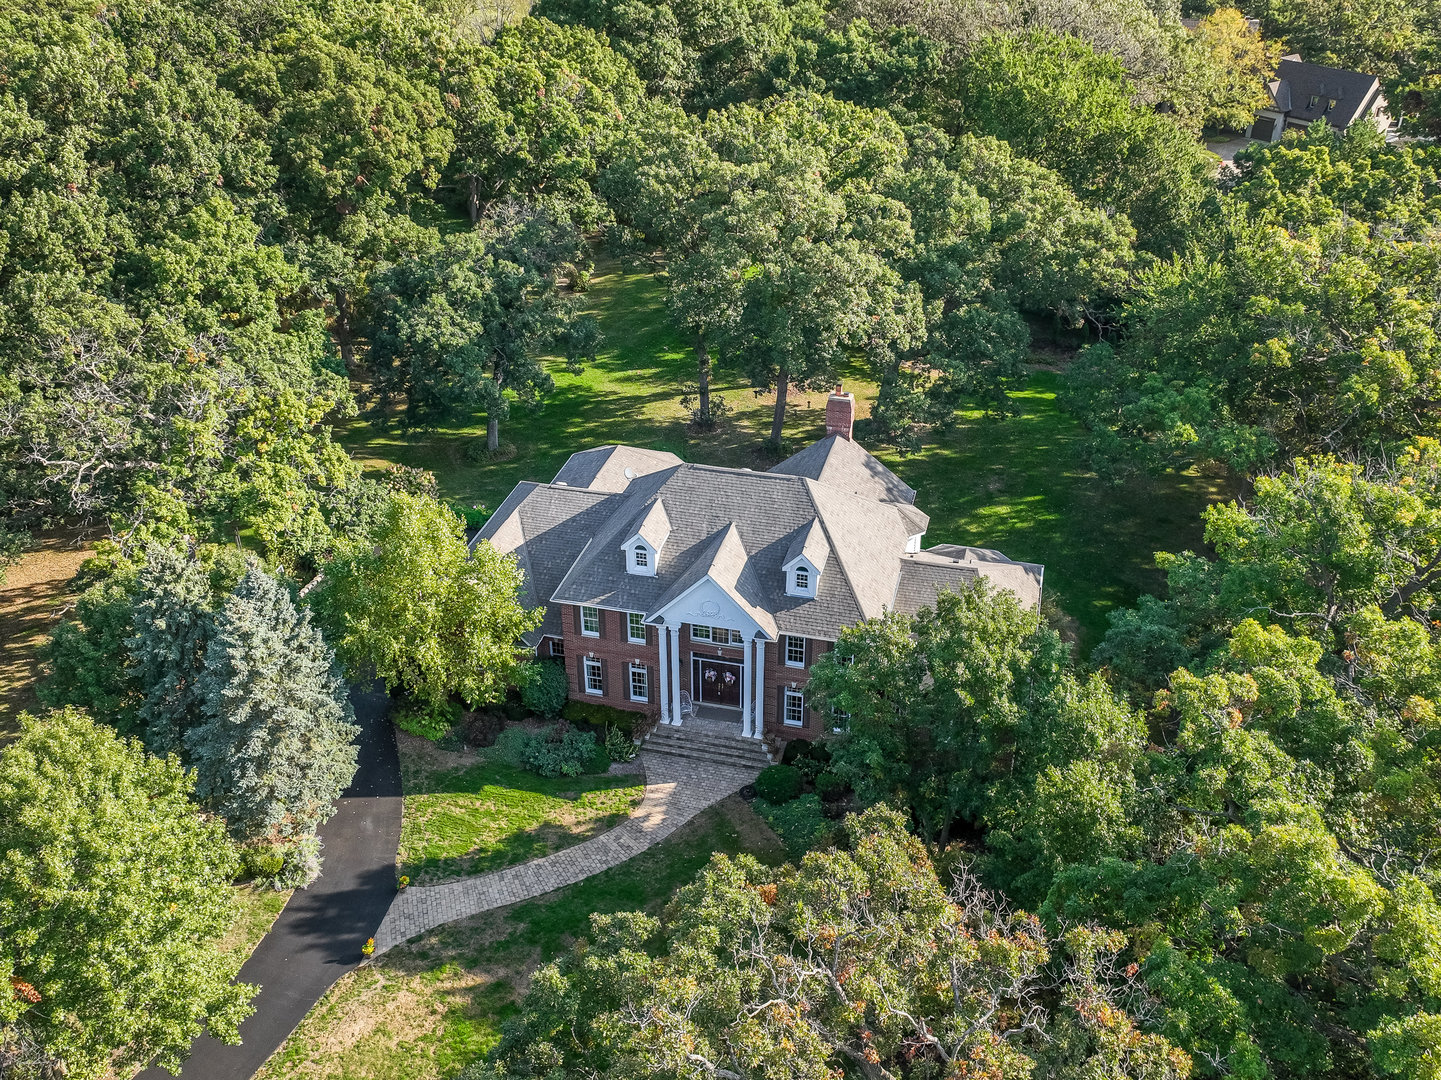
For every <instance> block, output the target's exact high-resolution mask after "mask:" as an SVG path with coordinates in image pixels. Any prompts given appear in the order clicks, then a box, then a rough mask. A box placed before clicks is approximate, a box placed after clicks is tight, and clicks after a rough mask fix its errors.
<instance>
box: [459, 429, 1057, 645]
mask: <svg viewBox="0 0 1441 1080" xmlns="http://www.w3.org/2000/svg"><path fill="white" fill-rule="evenodd" d="M602 449H604V450H606V451H608V453H607V454H606V455H605V461H604V462H603V463H602V464H601V465H600V466H599V467H598V468H596V467H593V463H594V462H595V461H596V460H598V459H596V458H586V459H584V460H583V461H582V462H580V463H579V464H577V459H580V458H582V455H580V454H577V455H575V456H573V457H572V458H571V459H570V461H568V462H567V463H566V465H565V467H564V468H562V470H561V472H560V473H559V474H558V479H559V477H561V476H570V477H571V479H572V480H574V481H576V483H575V484H571V483H570V482H569V481H567V482H566V483H565V484H561V483H551V484H536V483H525V484H521V485H520V486H519V487H517V488H516V490H515V491H514V492H512V494H511V496H510V497H509V498H508V499H506V500H505V502H504V503H503V504H502V505H501V506H500V508H499V509H497V510H496V512H495V514H494V515H492V517H491V518H490V520H489V521H487V522H486V525H485V527H484V528H483V529H482V530H481V532H480V534H479V539H481V540H489V541H490V542H491V543H493V544H495V546H496V547H498V548H500V549H501V550H505V551H514V552H515V553H516V555H517V558H518V559H519V560H520V564H521V567H522V569H524V570H525V572H526V578H527V588H526V601H527V602H528V603H532V604H534V603H548V604H549V610H548V613H547V616H546V622H545V624H544V625H543V626H542V627H541V629H540V630H538V631H537V632H536V633H535V634H533V635H530V636H529V637H528V638H527V642H528V643H531V642H532V641H533V640H535V639H538V637H539V636H541V635H547V634H559V633H560V616H559V607H560V605H565V604H588V605H594V606H597V607H605V608H611V609H615V610H621V611H639V612H644V613H646V614H647V615H652V614H655V613H658V612H660V611H661V610H662V609H663V608H664V607H665V606H666V605H667V604H669V603H670V602H671V601H673V600H675V599H677V598H678V597H680V596H682V595H683V594H684V593H685V592H686V591H687V590H688V589H690V588H692V587H693V586H694V585H695V584H696V583H697V582H699V581H701V580H702V579H703V578H706V577H710V578H711V579H712V580H713V581H715V582H716V583H717V585H719V586H720V587H722V588H723V589H725V591H726V592H727V593H729V594H730V595H731V596H732V597H733V598H734V599H735V600H736V602H737V603H738V604H739V605H740V606H741V607H742V608H743V609H744V610H745V611H746V612H747V613H748V614H750V615H751V616H752V617H753V618H754V619H755V621H756V623H757V624H758V625H759V626H761V628H762V629H763V630H764V631H765V632H766V633H767V634H768V635H770V636H775V635H777V634H783V633H790V634H799V635H803V636H805V637H812V638H820V639H825V640H835V638H836V637H838V636H839V634H840V631H841V630H842V629H844V628H845V627H847V626H850V625H852V624H854V623H857V622H859V621H861V620H863V619H867V618H872V617H875V616H878V615H881V614H882V613H884V612H885V611H887V610H891V609H901V610H916V609H918V608H919V607H921V606H924V605H925V604H927V603H931V602H934V599H935V596H936V593H937V592H939V591H940V590H941V589H943V588H952V589H954V588H958V587H960V586H962V585H964V584H966V583H967V582H969V581H971V580H974V578H975V576H976V575H977V574H984V575H986V576H988V577H995V578H996V579H997V582H998V584H1004V585H1005V586H1006V587H1008V588H1015V589H1016V590H1017V592H1018V595H1019V596H1020V597H1021V599H1022V601H1023V602H1025V603H1027V604H1035V603H1038V602H1039V599H1040V567H1038V566H1034V565H1033V564H1029V563H1015V562H1012V561H1011V560H1009V559H1007V558H1006V557H1005V556H1003V555H1001V554H1000V553H999V552H988V551H986V549H981V548H953V547H946V548H935V549H931V550H930V551H927V552H921V553H919V554H910V555H908V554H905V548H906V545H907V542H908V540H909V539H910V538H911V537H913V536H915V535H916V534H917V532H924V529H925V525H926V523H927V521H928V519H927V518H926V516H925V515H924V514H923V513H921V512H920V511H919V510H917V509H916V508H915V506H914V505H912V500H913V499H914V498H915V492H914V491H913V490H912V489H911V488H909V487H907V486H906V485H905V484H903V483H902V482H901V481H900V480H899V479H898V478H897V477H896V476H895V475H894V474H893V473H891V472H890V470H889V469H887V468H885V466H883V465H881V464H880V462H878V461H876V459H875V458H874V457H872V456H871V455H870V454H868V453H867V452H866V451H865V450H864V449H863V448H861V447H858V446H856V445H855V444H853V443H850V442H848V441H847V440H845V439H841V438H838V437H834V436H833V437H830V438H827V439H824V440H822V441H821V442H820V443H817V444H816V445H815V446H812V447H810V448H808V449H807V450H803V451H801V452H800V453H799V454H797V455H795V456H794V457H792V458H790V459H788V460H787V461H784V462H782V463H781V464H780V465H778V466H777V467H776V468H775V469H773V470H771V471H770V472H752V471H750V470H748V469H727V468H718V467H715V466H710V465H691V464H685V463H683V462H680V461H679V460H678V459H673V460H672V462H671V463H670V464H669V465H665V466H663V467H659V468H649V469H647V470H646V471H644V472H641V471H639V469H638V468H636V475H635V476H633V477H631V478H630V479H629V480H628V481H627V483H626V484H625V486H624V488H623V490H621V491H618V492H612V491H610V490H608V489H594V488H584V487H581V486H579V481H580V479H581V478H582V477H584V476H587V475H589V476H590V477H591V479H592V481H599V482H601V483H605V482H606V481H605V480H604V477H605V476H606V475H607V470H611V469H612V466H614V465H616V464H617V463H619V462H629V463H632V464H631V466H630V467H633V468H635V467H636V466H637V465H638V466H640V467H644V466H645V465H646V464H647V462H649V463H650V464H652V465H653V464H656V463H657V461H658V458H659V455H655V454H654V453H653V452H651V451H638V452H637V454H639V455H651V456H650V457H649V458H647V457H644V456H635V455H632V454H631V453H630V451H631V449H632V448H630V447H606V448H602ZM667 456H670V455H667ZM661 521H664V522H666V523H668V524H669V530H668V531H664V530H657V529H655V526H656V525H657V524H658V523H659V522H661ZM641 532H645V533H649V534H651V535H655V536H658V537H660V538H661V542H660V543H659V544H658V545H657V547H658V554H657V557H656V559H655V566H654V570H655V574H654V576H647V575H643V574H631V573H628V572H627V570H626V557H625V553H624V552H623V551H622V550H621V546H622V544H623V543H624V542H625V541H626V540H628V539H629V538H630V537H632V536H635V535H636V534H637V533H641ZM827 551H828V555H827V554H823V552H827ZM801 552H804V553H805V554H806V556H807V557H808V558H811V559H812V561H813V562H816V563H817V565H822V564H823V567H824V568H823V570H822V572H821V573H820V576H819V580H818V582H817V586H816V595H815V597H814V598H811V597H803V596H788V595H786V589H785V586H786V581H785V573H784V572H783V570H782V569H781V568H782V566H783V565H784V564H785V563H786V562H788V561H789V559H791V558H792V557H794V556H795V555H796V554H799V553H801ZM958 552H959V553H961V554H956V553H958ZM1032 571H1034V573H1032Z"/></svg>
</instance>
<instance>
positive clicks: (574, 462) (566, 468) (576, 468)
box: [551, 446, 680, 491]
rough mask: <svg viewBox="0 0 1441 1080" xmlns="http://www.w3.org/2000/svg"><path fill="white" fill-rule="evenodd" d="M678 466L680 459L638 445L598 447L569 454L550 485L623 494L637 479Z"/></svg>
mask: <svg viewBox="0 0 1441 1080" xmlns="http://www.w3.org/2000/svg"><path fill="white" fill-rule="evenodd" d="M679 464H680V458H678V457H676V456H675V455H674V454H672V453H669V452H667V451H665V450H646V449H643V448H642V447H639V446H597V447H595V448H593V449H591V450H582V451H580V452H579V453H576V454H571V455H570V457H569V458H568V459H567V460H566V463H565V464H564V465H562V466H561V467H560V472H558V473H556V474H555V479H554V480H552V481H551V483H553V484H564V485H566V486H567V487H581V488H590V489H591V490H592V491H624V490H625V489H626V485H627V484H629V483H630V482H631V481H632V480H634V479H635V478H636V477H637V476H645V475H646V474H647V473H653V472H657V471H658V470H660V469H669V468H670V467H671V466H672V465H679Z"/></svg>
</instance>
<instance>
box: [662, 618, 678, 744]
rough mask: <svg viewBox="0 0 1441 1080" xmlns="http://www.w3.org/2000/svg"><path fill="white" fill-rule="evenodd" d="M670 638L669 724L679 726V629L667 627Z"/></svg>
mask: <svg viewBox="0 0 1441 1080" xmlns="http://www.w3.org/2000/svg"><path fill="white" fill-rule="evenodd" d="M665 632H666V634H667V635H669V637H670V650H669V651H670V722H671V723H672V724H679V723H680V721H681V716H680V627H678V626H668V627H666V630H665Z"/></svg>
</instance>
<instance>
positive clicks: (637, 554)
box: [621, 499, 670, 577]
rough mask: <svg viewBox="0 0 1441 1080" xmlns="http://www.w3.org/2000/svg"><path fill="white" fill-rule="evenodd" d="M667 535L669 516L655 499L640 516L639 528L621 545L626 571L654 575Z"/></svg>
mask: <svg viewBox="0 0 1441 1080" xmlns="http://www.w3.org/2000/svg"><path fill="white" fill-rule="evenodd" d="M669 536H670V518H669V517H667V516H666V512H665V506H664V504H662V503H661V501H660V500H659V499H657V500H656V501H655V502H653V503H651V506H650V509H649V510H647V511H646V514H645V517H643V518H641V522H640V528H638V529H637V530H636V531H635V533H634V534H633V535H632V536H631V537H630V538H629V539H628V540H626V542H625V543H624V544H622V545H621V551H623V552H624V553H625V569H626V573H628V574H636V575H638V576H640V577H655V572H656V566H657V565H659V563H660V553H661V549H662V548H663V547H665V542H666V538H667V537H669Z"/></svg>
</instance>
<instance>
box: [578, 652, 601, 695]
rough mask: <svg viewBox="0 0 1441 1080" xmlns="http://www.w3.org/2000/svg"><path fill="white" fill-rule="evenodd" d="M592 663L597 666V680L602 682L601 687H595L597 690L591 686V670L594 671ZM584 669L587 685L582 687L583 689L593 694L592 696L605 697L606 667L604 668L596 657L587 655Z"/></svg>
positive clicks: (583, 664)
mask: <svg viewBox="0 0 1441 1080" xmlns="http://www.w3.org/2000/svg"><path fill="white" fill-rule="evenodd" d="M592 664H593V665H595V666H594V671H595V681H596V682H598V683H599V684H600V687H599V688H598V689H595V690H592V689H591V688H590V673H591V671H592V667H591V665H592ZM582 670H583V672H584V678H585V686H584V687H582V689H583V690H585V692H586V693H587V694H589V695H591V697H604V696H605V669H604V668H603V667H601V664H600V661H599V660H597V659H595V658H594V657H592V656H587V657H586V658H585V660H584V661H583V662H582Z"/></svg>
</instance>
